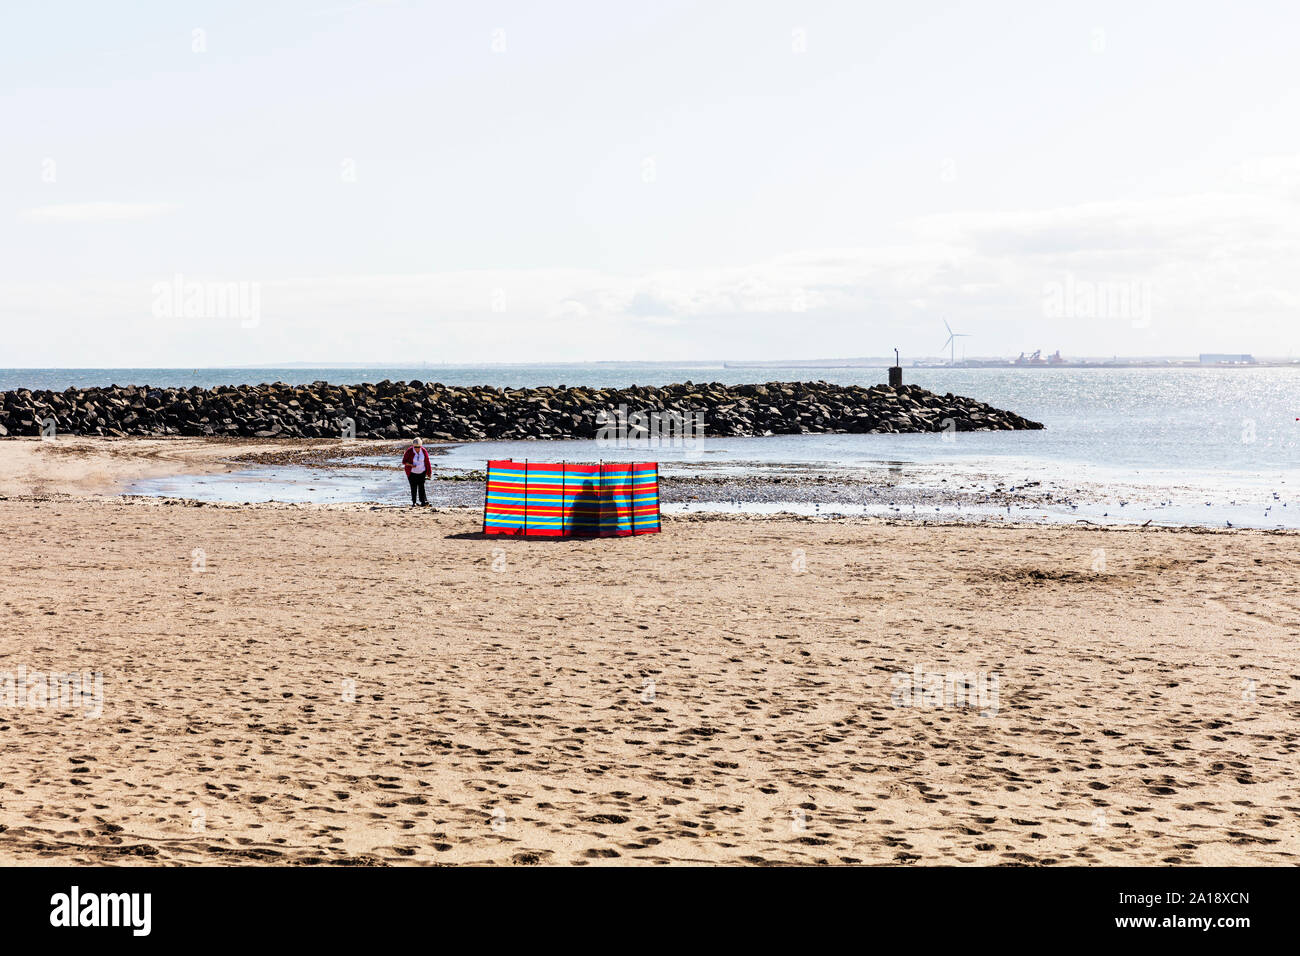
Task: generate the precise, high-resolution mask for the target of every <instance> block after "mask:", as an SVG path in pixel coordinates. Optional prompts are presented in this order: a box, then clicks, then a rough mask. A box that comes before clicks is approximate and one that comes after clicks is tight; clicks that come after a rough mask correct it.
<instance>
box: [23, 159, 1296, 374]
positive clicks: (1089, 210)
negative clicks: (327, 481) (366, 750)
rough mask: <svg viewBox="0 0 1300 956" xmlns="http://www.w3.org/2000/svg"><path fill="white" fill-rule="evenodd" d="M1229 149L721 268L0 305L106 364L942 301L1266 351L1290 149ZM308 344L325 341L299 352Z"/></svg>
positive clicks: (416, 344)
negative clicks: (229, 322)
mask: <svg viewBox="0 0 1300 956" xmlns="http://www.w3.org/2000/svg"><path fill="white" fill-rule="evenodd" d="M1248 168H1249V169H1250V171H1251V175H1252V176H1254V177H1255V178H1256V179H1257V180H1266V183H1263V184H1258V183H1257V184H1256V185H1254V186H1248V185H1242V184H1240V183H1237V184H1230V185H1229V186H1227V187H1224V189H1223V190H1221V191H1213V192H1205V193H1199V194H1192V195H1185V196H1171V197H1162V198H1158V199H1149V200H1143V201H1136V200H1133V201H1128V200H1124V201H1113V202H1099V203H1086V204H1078V205H1071V206H1059V207H1051V208H1042V209H1021V210H1015V209H1013V210H985V211H966V212H954V213H949V214H945V215H935V216H926V217H922V218H918V219H916V220H913V221H910V222H906V223H903V224H900V225H899V226H898V228H897V230H896V237H897V238H896V241H894V242H892V243H890V244H888V245H879V246H863V247H854V248H827V249H804V250H797V251H792V252H790V253H788V254H784V255H779V256H773V257H770V258H766V259H762V260H758V261H754V262H751V263H747V264H743V265H738V266H729V267H709V266H702V267H699V268H690V269H661V270H646V271H643V272H639V273H631V274H628V273H615V272H608V271H602V270H596V269H517V270H460V271H454V272H441V273H415V274H368V275H352V276H347V275H343V276H339V275H330V276H301V277H273V276H257V275H226V276H201V275H193V276H191V275H189V274H187V275H186V279H187V280H195V281H200V282H201V281H214V282H220V281H226V282H229V281H253V282H260V283H261V302H262V313H263V320H262V324H261V327H260V329H259V331H258V333H257V334H258V336H259V338H258V339H257V340H256V342H254V341H253V340H252V339H251V338H250V337H248V336H246V335H244V334H243V333H241V331H240V330H239V329H237V328H227V327H225V326H222V325H220V324H219V323H215V324H214V323H207V324H206V325H194V324H190V325H186V324H184V323H175V322H173V323H170V324H168V323H162V324H159V323H158V322H157V320H155V319H153V318H152V317H151V316H150V313H149V308H150V304H151V301H152V299H151V297H150V295H149V293H148V289H149V288H150V286H151V285H152V283H154V282H158V281H166V280H170V279H171V278H172V277H171V276H151V277H147V278H146V277H141V278H140V279H139V280H138V281H137V282H136V283H135V284H134V285H132V284H130V283H116V284H105V283H89V282H87V283H78V282H76V281H75V278H70V279H69V281H67V282H57V283H51V284H47V285H45V286H40V287H27V286H25V285H23V284H22V283H20V282H18V281H17V280H15V281H11V282H6V283H3V284H0V317H12V318H13V319H16V320H20V321H18V322H16V323H15V325H16V326H18V327H22V328H31V329H33V330H36V329H42V328H52V327H59V328H66V327H68V323H69V322H70V323H72V324H73V325H75V326H76V328H77V329H78V330H79V332H78V334H77V335H75V336H67V337H65V338H63V339H62V340H61V342H60V348H63V349H71V348H74V347H76V348H84V349H85V350H86V354H87V355H88V356H97V355H99V354H100V348H99V347H98V346H97V344H96V343H99V345H102V346H104V347H111V348H118V349H119V350H121V349H126V350H128V351H129V350H132V349H135V350H136V351H135V353H134V358H133V360H132V359H127V360H122V359H118V361H122V364H140V362H141V361H143V358H144V357H143V356H142V355H140V354H139V352H138V346H132V345H130V344H123V343H124V341H125V340H124V339H123V337H122V334H121V333H122V331H123V330H124V329H133V330H136V331H138V332H142V333H145V334H146V339H145V341H148V342H151V343H159V346H158V350H159V352H160V353H161V351H162V348H163V346H164V345H165V346H167V347H168V348H169V349H170V348H174V349H175V350H177V352H178V353H182V354H187V355H191V356H192V358H191V359H189V360H191V361H192V360H193V359H197V358H199V357H200V356H204V357H205V358H203V359H202V360H205V361H221V362H240V363H247V362H253V361H257V360H258V358H259V357H261V358H271V357H274V358H277V359H290V358H302V359H303V360H309V359H313V358H315V359H337V358H340V357H341V355H340V353H339V351H338V349H339V348H341V347H342V346H341V345H340V343H344V344H346V348H345V349H344V351H346V352H348V353H349V355H348V356H347V357H351V358H353V359H355V360H357V361H384V360H390V359H393V358H395V357H398V356H400V355H412V356H417V357H419V358H421V359H425V360H429V361H457V362H475V361H563V360H571V361H577V360H598V359H608V358H619V357H627V356H630V355H635V356H637V357H641V358H655V359H673V358H688V357H703V358H717V357H736V358H773V357H781V356H790V357H796V356H804V357H833V356H837V355H838V356H852V355H878V354H883V353H884V346H885V345H891V346H892V345H900V346H903V347H905V351H911V352H912V353H913V354H914V355H917V354H919V355H927V354H936V352H937V349H938V346H939V344H940V342H941V340H942V336H940V335H938V333H937V332H935V331H934V330H940V329H941V325H940V321H939V320H940V318H943V317H946V318H948V319H949V321H951V322H952V323H953V325H954V326H958V325H960V326H961V327H962V328H963V329H964V331H967V332H970V333H972V336H973V337H972V338H971V339H968V340H966V345H967V349H968V354H970V355H972V356H974V355H993V354H1005V353H1007V352H1008V350H1009V351H1010V354H1013V355H1014V354H1015V352H1016V351H1019V350H1020V349H1021V348H1025V347H1026V346H1028V347H1030V348H1036V347H1039V346H1040V345H1042V346H1044V347H1048V348H1049V349H1055V348H1057V347H1061V348H1063V349H1065V351H1066V353H1067V354H1071V353H1073V354H1087V355H1098V354H1115V353H1119V354H1141V353H1144V352H1146V353H1149V352H1151V351H1153V350H1154V351H1158V352H1162V353H1169V352H1180V353H1183V354H1191V353H1195V352H1197V351H1216V350H1218V351H1256V352H1261V353H1266V354H1283V353H1285V352H1287V351H1289V350H1291V349H1293V348H1297V347H1298V346H1300V322H1296V321H1295V320H1296V318H1297V316H1296V310H1297V307H1298V306H1300V273H1298V272H1297V270H1296V269H1295V268H1294V263H1295V262H1296V261H1297V259H1298V258H1300V205H1297V203H1296V202H1295V201H1293V200H1292V199H1290V198H1288V196H1287V195H1286V194H1285V191H1286V189H1288V188H1289V184H1290V182H1291V181H1292V180H1291V177H1292V175H1293V170H1295V169H1300V166H1298V165H1296V164H1292V163H1289V162H1287V161H1283V160H1275V161H1270V162H1269V163H1264V164H1260V165H1259V166H1258V168H1257V167H1248ZM1279 184H1280V186H1281V187H1282V193H1281V194H1280V193H1279V190H1278V188H1277V187H1278V186H1279ZM101 205H102V204H91V206H92V207H93V208H96V209H98V208H99V207H100V206H101ZM110 205H112V204H110ZM46 208H47V209H61V210H63V211H64V212H63V213H62V215H63V216H68V215H70V214H69V213H67V210H68V209H69V208H72V209H81V210H84V209H85V208H86V207H84V206H81V207H46ZM130 208H131V209H133V210H134V211H136V212H139V211H140V207H134V206H133V207H130ZM144 208H146V209H150V210H156V209H157V207H156V206H146V207H144ZM100 212H101V213H102V212H103V210H100ZM58 218H59V217H57V216H51V219H53V220H57V219H58ZM63 221H68V220H67V219H64V220H63ZM1106 284H1109V285H1110V286H1111V287H1112V288H1120V289H1121V290H1138V292H1139V293H1140V296H1141V301H1142V302H1143V303H1144V315H1143V317H1142V319H1143V321H1142V323H1140V324H1135V323H1134V322H1132V321H1127V320H1125V319H1124V317H1119V318H1115V317H1109V318H1108V317H1106V316H1101V317H1099V318H1097V319H1095V320H1088V321H1084V320H1082V319H1081V318H1079V317H1076V316H1077V313H1070V314H1069V315H1068V316H1063V315H1062V314H1060V312H1059V310H1057V311H1053V310H1050V309H1048V308H1047V306H1046V305H1045V293H1046V290H1048V289H1049V288H1057V289H1059V288H1061V287H1065V286H1069V287H1071V288H1082V287H1085V286H1087V287H1090V288H1091V287H1098V288H1100V287H1101V286H1102V285H1106ZM1145 304H1149V306H1150V316H1149V319H1150V321H1149V322H1148V321H1147V318H1148V316H1146V314H1145ZM1085 318H1086V317H1085ZM46 320H49V321H46ZM1292 330H1294V331H1292ZM932 332H933V333H934V334H931V333H932ZM932 339H933V341H931V340H932ZM137 341H139V340H137ZM326 343H328V344H330V348H331V352H330V354H328V355H327V354H324V353H319V354H304V352H303V349H304V348H305V347H308V346H311V347H316V346H318V345H319V347H320V348H324V347H325V344H326ZM15 344H20V343H15ZM254 347H256V349H258V350H259V351H258V352H257V354H251V353H250V350H252V349H253V348H254ZM151 348H152V346H151ZM173 360H174V359H173ZM76 361H77V360H74V359H73V358H72V357H68V358H66V359H63V360H62V361H56V362H53V364H62V365H68V364H75V362H76ZM152 361H162V356H161V354H160V355H159V356H158V357H157V358H155V359H152Z"/></svg>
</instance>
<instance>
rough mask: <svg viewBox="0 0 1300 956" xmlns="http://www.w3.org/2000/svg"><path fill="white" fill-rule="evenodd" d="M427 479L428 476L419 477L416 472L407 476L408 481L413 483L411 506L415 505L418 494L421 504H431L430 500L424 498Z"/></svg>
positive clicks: (421, 475)
mask: <svg viewBox="0 0 1300 956" xmlns="http://www.w3.org/2000/svg"><path fill="white" fill-rule="evenodd" d="M427 477H428V475H427V474H419V475H417V474H415V473H414V472H412V473H411V474H409V475H407V476H406V480H407V481H409V482H410V483H411V504H415V496H416V495H417V494H418V495H419V496H420V504H422V505H427V504H428V503H429V499H428V498H426V497H424V479H425V478H427Z"/></svg>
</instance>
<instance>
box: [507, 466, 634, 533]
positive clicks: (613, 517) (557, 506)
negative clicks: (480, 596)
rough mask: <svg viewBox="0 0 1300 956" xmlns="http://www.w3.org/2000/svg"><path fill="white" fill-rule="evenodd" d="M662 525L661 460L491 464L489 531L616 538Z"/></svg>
mask: <svg viewBox="0 0 1300 956" xmlns="http://www.w3.org/2000/svg"><path fill="white" fill-rule="evenodd" d="M658 530H659V463H658V462H653V461H652V462H644V463H637V464H626V463H614V464H600V465H571V464H567V463H565V464H559V465H551V464H539V463H537V462H527V461H525V462H520V461H512V460H511V459H508V458H507V459H503V460H499V461H489V462H488V464H487V490H486V494H485V496H484V499H483V533H484V534H522V535H528V536H529V537H534V536H539V537H551V538H564V537H588V538H611V537H617V536H622V535H629V534H653V533H654V532H656V531H658Z"/></svg>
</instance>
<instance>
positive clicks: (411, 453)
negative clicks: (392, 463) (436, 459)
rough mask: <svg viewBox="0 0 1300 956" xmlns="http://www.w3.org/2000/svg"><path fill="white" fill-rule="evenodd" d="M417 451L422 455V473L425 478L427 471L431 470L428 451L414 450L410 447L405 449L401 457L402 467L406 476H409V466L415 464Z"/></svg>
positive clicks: (425, 449) (431, 464)
mask: <svg viewBox="0 0 1300 956" xmlns="http://www.w3.org/2000/svg"><path fill="white" fill-rule="evenodd" d="M417 451H418V452H420V454H422V455H424V473H425V475H426V476H427V475H428V474H429V471H430V470H431V469H432V468H433V463H432V462H431V461H429V450H428V449H427V448H416V447H415V446H414V445H412V446H411V447H410V448H408V449H406V454H405V455H403V456H402V467H403V468H405V469H406V474H407V475H408V476H409V475H410V474H411V466H412V465H414V464H415V453H416V452H417Z"/></svg>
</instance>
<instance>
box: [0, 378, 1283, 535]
mask: <svg viewBox="0 0 1300 956" xmlns="http://www.w3.org/2000/svg"><path fill="white" fill-rule="evenodd" d="M385 378H387V379H393V380H397V379H401V380H410V379H419V380H421V381H439V382H443V383H445V384H451V385H493V386H498V387H530V386H538V385H560V384H566V385H587V386H600V387H613V386H625V385H631V384H639V385H663V384H669V383H673V382H682V381H687V380H690V381H695V382H722V383H724V384H740V383H748V382H766V381H792V380H801V379H802V380H808V379H820V380H825V381H828V382H836V383H840V384H858V385H873V384H877V383H879V382H881V381H883V380H884V378H885V371H884V369H866V368H854V369H808V368H762V369H752V368H725V367H723V366H721V365H715V366H699V365H694V366H665V365H642V366H637V365H555V366H484V367H477V368H474V367H464V366H459V367H447V368H429V367H420V368H396V367H395V368H373V369H372V368H367V369H312V368H292V369H291V368H268V369H9V370H0V390H3V389H11V388H18V387H27V388H53V389H64V388H67V387H69V386H78V387H86V386H91V385H109V384H119V385H126V384H136V385H139V384H149V385H155V386H185V387H188V386H191V385H199V386H204V387H210V386H213V385H219V384H232V385H233V384H244V383H262V382H274V381H282V382H289V383H305V382H311V381H315V380H324V381H329V382H336V383H356V382H367V381H378V380H381V379H385ZM904 380H905V381H907V382H909V383H916V384H919V385H921V386H923V387H925V388H928V389H931V390H933V391H936V392H940V393H943V392H954V393H956V394H959V395H966V396H969V397H972V398H976V399H979V400H980V401H984V402H988V403H990V404H992V405H995V406H997V407H999V408H1006V409H1010V410H1012V411H1015V412H1018V413H1019V414H1021V415H1024V416H1026V417H1028V418H1032V419H1036V420H1038V421H1041V422H1043V423H1044V424H1045V425H1046V426H1047V427H1046V429H1045V430H1043V431H1037V432H990V433H980V432H975V433H962V434H959V435H958V436H956V440H955V441H951V442H944V441H941V440H940V439H939V438H938V437H937V436H934V435H819V436H778V437H774V438H768V439H728V438H719V439H709V440H707V441H706V442H705V446H704V448H703V449H695V450H686V451H683V450H677V449H659V450H656V451H655V452H654V453H653V456H652V457H653V458H657V459H658V460H660V461H663V462H664V463H665V471H666V472H669V473H670V472H671V470H672V469H673V468H675V467H680V468H681V469H683V470H690V469H691V468H693V467H696V466H697V465H698V464H699V463H701V462H708V463H710V464H712V465H715V466H717V465H723V464H725V463H727V462H731V463H740V462H754V463H758V464H759V465H764V466H779V465H781V464H783V463H802V464H804V465H808V466H811V467H828V468H860V467H864V468H865V467H871V466H873V465H880V464H882V463H891V462H892V463H895V464H902V465H906V466H910V470H909V472H908V475H909V477H914V478H915V480H917V481H918V482H921V483H925V482H928V481H936V482H937V481H941V480H943V478H945V477H946V478H950V479H951V478H953V477H954V476H955V477H957V478H963V479H966V478H970V479H972V480H973V479H979V480H987V481H991V482H998V481H1003V482H1007V483H1017V482H1019V483H1023V482H1025V481H1026V480H1042V481H1048V482H1053V483H1055V484H1056V485H1057V486H1059V487H1062V488H1064V487H1066V486H1068V485H1071V484H1072V483H1092V484H1094V485H1097V486H1100V487H1103V488H1113V489H1115V499H1116V501H1115V503H1114V507H1112V508H1109V509H1108V510H1105V511H1104V512H1097V513H1096V515H1095V516H1096V517H1105V518H1107V519H1111V520H1113V518H1114V517H1115V516H1113V515H1112V514H1111V512H1112V511H1115V512H1118V511H1119V509H1120V508H1121V507H1127V508H1130V509H1131V510H1128V511H1124V512H1122V514H1123V515H1124V517H1125V518H1126V519H1127V520H1132V519H1133V517H1134V515H1135V514H1136V515H1138V520H1145V518H1143V517H1141V515H1142V514H1144V513H1145V512H1139V511H1137V510H1135V509H1133V505H1132V503H1131V502H1134V501H1139V500H1140V501H1149V502H1151V503H1152V507H1153V508H1154V507H1155V503H1156V502H1157V500H1158V501H1159V503H1160V504H1159V508H1158V510H1156V511H1153V512H1151V514H1150V516H1152V517H1154V518H1155V519H1156V520H1157V522H1158V523H1178V524H1207V525H1218V526H1222V525H1223V524H1225V523H1226V522H1228V521H1232V522H1233V523H1234V524H1237V525H1242V526H1257V527H1274V526H1284V527H1300V501H1296V493H1297V492H1300V421H1297V418H1300V369H1295V368H1259V369H1249V368H1246V369H1050V368H1048V369H942V368H936V369H911V368H906V369H904ZM706 434H707V432H706ZM644 456H645V453H644V452H640V451H637V450H628V451H627V454H626V455H622V454H620V453H619V452H618V451H611V450H610V449H597V448H596V447H595V445H594V443H593V442H555V443H547V442H516V443H510V442H491V443H478V444H469V445H461V446H459V447H458V448H455V449H453V450H452V451H451V453H450V454H449V455H447V456H445V457H444V458H442V459H440V462H441V463H443V464H444V465H446V466H451V467H465V468H470V467H481V465H482V462H483V460H484V459H486V458H488V457H515V458H525V457H527V458H533V459H535V460H548V459H549V460H561V459H567V460H571V461H574V460H596V459H598V458H604V459H606V460H611V459H615V458H619V457H644ZM172 490H173V492H174V491H175V489H172ZM399 491H400V489H399ZM262 496H263V497H265V495H262ZM271 496H272V497H277V498H284V499H285V500H303V499H302V497H301V496H298V495H290V494H288V493H275V492H272V493H271ZM356 497H358V498H360V499H362V500H372V499H373V498H374V496H373V495H372V494H371V493H369V492H366V493H361V492H357V493H356ZM1121 500H1127V501H1129V502H1130V504H1126V505H1124V506H1120V505H1119V501H1121ZM1165 502H1168V503H1167V504H1166V503H1165ZM1284 504H1285V506H1286V507H1285V508H1284V507H1283V505H1284ZM1102 507H1103V508H1106V507H1107V506H1106V505H1104V504H1103V506H1102ZM1088 510H1089V513H1092V509H1088ZM1075 513H1077V512H1075V511H1063V512H1062V513H1061V514H1060V515H1057V517H1062V518H1064V517H1069V516H1070V515H1072V514H1075ZM1050 517H1051V516H1050V515H1049V516H1048V519H1050Z"/></svg>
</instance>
